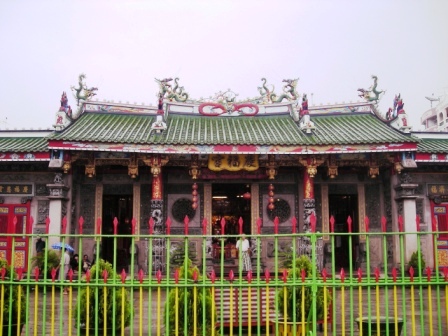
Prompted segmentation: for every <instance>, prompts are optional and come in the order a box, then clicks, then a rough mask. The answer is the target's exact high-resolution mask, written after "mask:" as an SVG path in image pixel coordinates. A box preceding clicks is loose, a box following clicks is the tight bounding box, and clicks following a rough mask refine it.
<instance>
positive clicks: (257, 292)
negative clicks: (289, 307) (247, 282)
mask: <svg viewBox="0 0 448 336" xmlns="http://www.w3.org/2000/svg"><path fill="white" fill-rule="evenodd" d="M249 293H250V295H249ZM267 297H269V315H268V314H267V313H268V310H267V304H268V300H267ZM214 302H215V305H216V307H217V310H216V315H217V318H216V326H217V327H230V328H233V327H240V326H245V327H252V326H257V325H261V326H267V325H268V324H272V322H274V321H275V319H276V318H277V315H276V313H275V289H274V288H269V295H266V288H237V287H233V288H229V287H226V288H218V287H217V288H216V289H215V297H214ZM249 315H250V316H249ZM268 317H269V318H268Z"/></svg>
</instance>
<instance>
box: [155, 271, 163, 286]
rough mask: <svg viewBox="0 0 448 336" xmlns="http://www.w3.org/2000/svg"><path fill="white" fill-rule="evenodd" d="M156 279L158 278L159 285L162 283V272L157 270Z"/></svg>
mask: <svg viewBox="0 0 448 336" xmlns="http://www.w3.org/2000/svg"><path fill="white" fill-rule="evenodd" d="M156 278H157V283H159V284H160V283H161V282H162V271H160V270H157V272H156Z"/></svg>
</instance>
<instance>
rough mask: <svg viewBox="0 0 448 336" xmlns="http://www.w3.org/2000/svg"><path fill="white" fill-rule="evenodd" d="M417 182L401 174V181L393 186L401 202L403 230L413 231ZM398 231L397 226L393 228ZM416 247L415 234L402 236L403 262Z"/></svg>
mask: <svg viewBox="0 0 448 336" xmlns="http://www.w3.org/2000/svg"><path fill="white" fill-rule="evenodd" d="M417 187H418V184H416V183H411V179H410V177H408V176H406V175H405V176H403V178H402V179H401V183H399V184H398V185H396V186H395V191H396V198H395V200H396V201H397V202H402V203H403V207H402V209H403V213H402V216H403V231H404V232H415V231H416V230H417V227H416V217H417V206H416V199H417V197H418V196H417V195H416V189H417ZM394 230H395V231H398V230H399V229H398V227H397V228H396V229H394ZM417 249H418V246H417V235H415V234H406V235H405V238H404V258H405V262H407V261H409V259H410V258H411V255H412V253H413V252H414V251H416V250H417Z"/></svg>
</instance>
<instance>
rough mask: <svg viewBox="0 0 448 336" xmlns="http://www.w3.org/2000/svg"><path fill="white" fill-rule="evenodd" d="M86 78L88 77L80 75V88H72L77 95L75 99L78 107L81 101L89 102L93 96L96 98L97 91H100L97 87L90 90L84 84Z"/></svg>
mask: <svg viewBox="0 0 448 336" xmlns="http://www.w3.org/2000/svg"><path fill="white" fill-rule="evenodd" d="M85 78H86V75H84V74H80V75H79V77H78V87H77V88H76V87H74V86H72V87H71V89H72V90H73V91H74V93H75V98H76V102H77V105H78V106H79V102H80V101H87V100H89V99H90V98H92V97H93V96H95V95H96V92H95V91H97V90H98V88H96V87H91V88H88V87H87V85H86V84H85V83H84V79H85Z"/></svg>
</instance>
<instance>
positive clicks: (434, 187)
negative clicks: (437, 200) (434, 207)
mask: <svg viewBox="0 0 448 336" xmlns="http://www.w3.org/2000/svg"><path fill="white" fill-rule="evenodd" d="M443 195H447V196H448V184H428V196H443Z"/></svg>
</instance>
